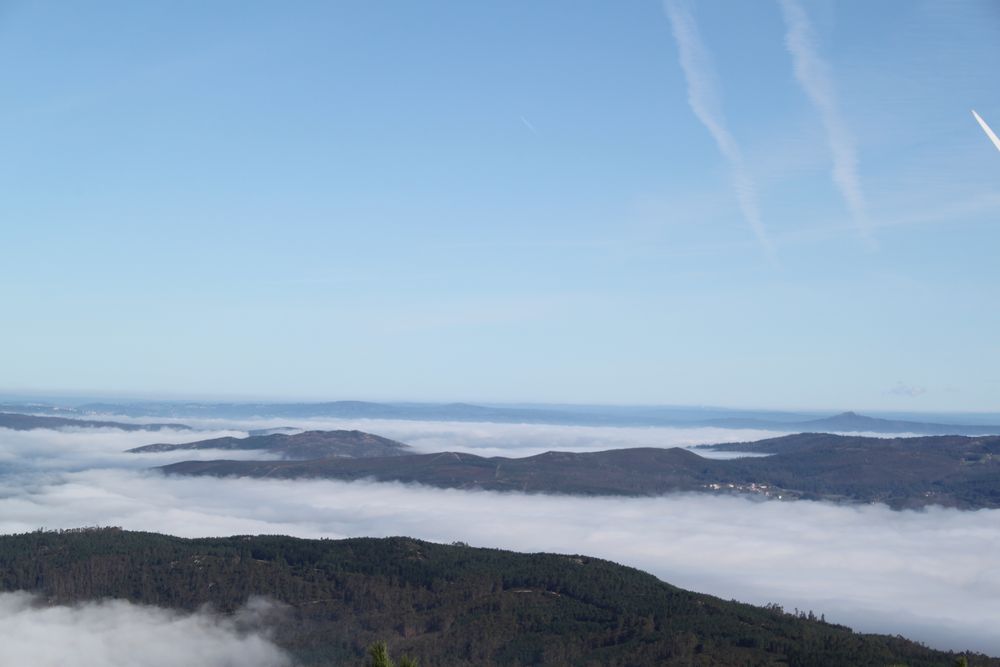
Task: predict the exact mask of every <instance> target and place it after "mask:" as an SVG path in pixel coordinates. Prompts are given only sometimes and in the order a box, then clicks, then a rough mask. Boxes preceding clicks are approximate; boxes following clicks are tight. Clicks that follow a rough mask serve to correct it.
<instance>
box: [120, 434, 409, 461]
mask: <svg viewBox="0 0 1000 667" xmlns="http://www.w3.org/2000/svg"><path fill="white" fill-rule="evenodd" d="M195 449H224V450H225V449H228V450H261V451H266V452H268V453H270V454H276V455H279V456H281V457H282V458H284V459H290V460H302V459H323V458H334V457H349V458H354V457H364V456H400V455H402V454H409V453H411V452H412V451H413V450H412V449H411V448H410V446H409V445H404V444H403V443H401V442H396V441H395V440H390V439H389V438H383V437H381V436H378V435H373V434H371V433H365V432H364V431H343V430H340V431H305V432H302V433H293V434H285V433H269V434H266V435H250V436H249V437H246V438H212V439H210V440H198V441H196V442H185V443H181V444H166V443H160V444H154V445H144V446H142V447H134V448H132V449H129V450H126V451H128V452H129V453H132V454H146V453H150V452H174V451H183V450H195Z"/></svg>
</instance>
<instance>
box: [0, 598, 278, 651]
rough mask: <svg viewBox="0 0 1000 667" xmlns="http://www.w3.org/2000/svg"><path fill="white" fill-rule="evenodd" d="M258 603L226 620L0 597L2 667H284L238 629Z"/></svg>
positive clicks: (255, 637)
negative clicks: (62, 604)
mask: <svg viewBox="0 0 1000 667" xmlns="http://www.w3.org/2000/svg"><path fill="white" fill-rule="evenodd" d="M261 604H262V603H260V602H255V603H252V605H250V607H255V608H249V609H247V610H244V612H243V613H239V614H237V615H236V616H235V617H234V618H225V617H221V616H217V615H213V614H210V613H207V612H198V613H194V614H183V613H177V612H173V611H168V610H164V609H159V608H156V607H147V606H141V605H134V604H130V603H128V602H124V601H121V600H111V601H104V602H94V603H88V604H81V605H74V606H43V605H39V604H37V603H36V600H35V598H34V597H32V596H31V595H28V594H26V593H0V637H3V641H0V665H12V666H13V665H25V666H27V665H30V666H31V667H175V666H176V665H185V667H231V666H233V665H240V666H241V667H287V666H288V665H291V661H290V660H289V659H288V657H287V656H286V655H285V654H284V652H282V651H281V650H280V649H279V648H278V647H277V646H275V645H274V644H273V643H271V641H270V640H268V639H267V638H266V637H264V636H263V635H262V634H260V633H259V632H257V631H255V630H251V629H247V628H244V627H242V625H243V622H244V621H245V620H248V617H253V616H257V615H259V614H260V612H261V609H259V607H260V605H261ZM250 620H252V619H250ZM251 624H252V623H251Z"/></svg>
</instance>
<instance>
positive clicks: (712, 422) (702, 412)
mask: <svg viewBox="0 0 1000 667" xmlns="http://www.w3.org/2000/svg"><path fill="white" fill-rule="evenodd" d="M0 410H4V411H7V412H23V413H30V414H47V415H57V416H60V417H77V418H83V419H93V418H95V417H97V416H105V415H123V416H127V417H133V418H161V419H164V418H170V419H197V418H218V419H239V420H246V419H253V418H275V417H277V418H282V419H289V420H294V419H314V418H324V417H326V418H335V419H401V420H426V421H462V422H470V421H475V422H496V423H525V424H569V425H581V426H676V427H705V426H710V427H716V428H741V429H761V430H770V431H778V432H783V433H798V432H808V431H835V432H871V433H886V434H901V433H909V434H914V435H1000V425H996V424H968V423H946V422H930V421H922V420H908V419H883V418H879V417H868V416H864V415H859V414H857V413H855V412H843V413H840V414H837V415H833V416H808V415H802V414H796V413H790V412H774V411H749V410H726V409H722V408H679V407H627V406H573V405H557V406H547V405H535V406H532V405H516V406H482V405H474V404H470V403H447V404H445V403H373V402H368V401H332V402H325V403H200V402H175V401H161V402H155V401H145V402H138V403H85V404H82V405H77V406H74V407H64V406H46V405H41V404H10V403H8V404H0Z"/></svg>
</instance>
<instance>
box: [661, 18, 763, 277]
mask: <svg viewBox="0 0 1000 667" xmlns="http://www.w3.org/2000/svg"><path fill="white" fill-rule="evenodd" d="M663 6H664V9H665V11H666V13H667V17H668V18H669V19H670V25H671V28H672V30H673V33H674V39H676V40H677V49H678V51H679V52H680V61H681V69H683V70H684V78H685V79H687V85H688V103H689V104H690V105H691V110H692V111H694V115H695V116H697V117H698V120H700V121H701V123H702V124H703V125H704V126H705V127H706V128H707V129H708V131H709V133H710V134H711V135H712V138H713V139H715V143H716V144H717V145H718V147H719V151H721V152H722V155H723V156H724V157H725V158H726V160H727V161H728V162H729V166H730V168H731V169H732V172H733V187H734V188H735V190H736V199H737V201H738V202H739V206H740V211H741V212H742V214H743V218H744V219H745V220H746V221H747V224H749V225H750V228H751V229H752V230H753V233H754V235H755V236H756V237H757V240H758V241H759V242H760V244H761V246H762V247H763V248H764V252H765V253H766V254H767V256H768V258H770V259H772V260H773V259H774V254H775V253H774V246H773V245H772V244H771V240H770V239H769V238H768V236H767V231H766V230H765V229H764V223H763V222H761V218H760V207H759V206H758V204H757V189H756V188H755V187H754V184H753V179H751V178H750V174H749V173H748V171H747V169H746V165H745V164H744V162H743V153H742V151H740V147H739V144H737V143H736V139H735V138H734V137H733V135H732V133H730V131H729V127H728V125H727V123H726V115H725V113H723V111H722V101H721V95H720V94H719V91H718V87H717V86H716V84H715V72H714V69H713V67H712V60H711V57H710V56H709V54H708V51H707V50H706V49H705V45H704V44H703V43H702V41H701V36H700V35H699V34H698V26H697V24H695V21H694V17H693V16H692V15H691V12H690V11H689V10H688V9H687V7H685V6H681V4H679V3H678V2H677V1H676V0H664V3H663Z"/></svg>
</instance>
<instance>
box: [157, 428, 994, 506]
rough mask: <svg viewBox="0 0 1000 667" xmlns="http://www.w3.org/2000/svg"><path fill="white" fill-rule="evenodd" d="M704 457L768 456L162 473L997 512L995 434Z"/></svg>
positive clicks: (460, 457)
mask: <svg viewBox="0 0 1000 667" xmlns="http://www.w3.org/2000/svg"><path fill="white" fill-rule="evenodd" d="M712 448H713V449H717V450H729V451H734V452H748V453H769V454H771V456H767V457H763V458H738V459H732V460H715V459H707V458H703V457H701V456H698V455H697V454H695V453H693V452H692V451H690V450H686V449H680V448H672V449H657V448H651V447H644V448H633V449H618V450H610V451H604V452H590V453H572V452H547V453H545V454H539V455H537V456H529V457H524V458H507V457H499V456H495V457H489V458H486V457H481V456H476V455H473V454H465V453H455V452H441V453H435V454H397V455H393V456H374V457H365V458H332V459H330V458H327V459H321V460H305V461H226V460H223V461H184V462H180V463H174V464H171V465H166V466H162V467H161V468H160V469H161V470H162V471H163V472H165V473H167V474H174V475H210V476H217V477H222V476H240V477H268V478H276V477H277V478H326V479H340V480H360V479H371V480H377V481H397V482H413V483H420V484H426V485H429V486H436V487H440V488H462V489H487V490H494V491H520V492H527V493H562V494H582V495H657V494H664V493H674V492H702V493H724V494H743V495H751V496H755V497H760V498H777V499H781V500H795V499H815V500H819V499H824V500H835V501H846V502H864V503H875V502H881V503H886V504H888V505H889V506H891V507H893V508H895V509H902V508H913V507H923V506H927V505H935V504H936V505H944V506H951V507H959V508H963V509H974V508H981V507H1000V437H998V436H992V437H979V438H970V437H965V436H923V437H916V438H891V439H888V438H870V437H861V436H838V435H830V434H815V433H806V434H797V435H788V436H783V437H779V438H772V439H768V440H763V441H760V442H756V443H749V444H744V443H733V444H726V445H716V446H712Z"/></svg>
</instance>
